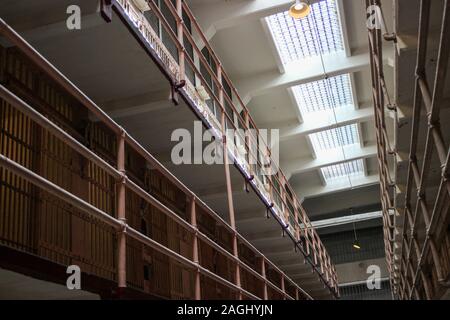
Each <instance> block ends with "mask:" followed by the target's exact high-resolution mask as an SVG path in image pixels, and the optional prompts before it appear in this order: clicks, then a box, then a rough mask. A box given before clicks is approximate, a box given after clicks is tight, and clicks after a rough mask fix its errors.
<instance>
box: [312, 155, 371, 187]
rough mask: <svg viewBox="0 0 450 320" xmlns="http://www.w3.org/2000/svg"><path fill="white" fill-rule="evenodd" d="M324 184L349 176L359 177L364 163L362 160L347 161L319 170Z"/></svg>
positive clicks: (362, 172)
mask: <svg viewBox="0 0 450 320" xmlns="http://www.w3.org/2000/svg"><path fill="white" fill-rule="evenodd" d="M321 170H322V174H323V176H324V178H325V181H326V182H330V181H332V180H337V179H343V178H348V177H350V176H359V175H363V174H364V162H363V160H362V159H359V160H355V161H348V162H344V163H340V164H336V165H332V166H328V167H325V168H321Z"/></svg>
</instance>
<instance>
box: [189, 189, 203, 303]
mask: <svg viewBox="0 0 450 320" xmlns="http://www.w3.org/2000/svg"><path fill="white" fill-rule="evenodd" d="M190 215H191V217H190V218H191V219H190V220H191V225H192V226H193V227H194V228H195V229H196V230H197V210H196V204H195V198H192V199H190ZM192 261H193V262H194V263H197V264H198V263H199V262H200V260H199V255H198V233H197V232H195V233H194V234H193V236H192ZM194 272H195V273H194V299H195V300H201V284H200V270H199V269H198V268H197V270H195V271H194Z"/></svg>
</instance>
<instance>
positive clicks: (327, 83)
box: [307, 1, 353, 188]
mask: <svg viewBox="0 0 450 320" xmlns="http://www.w3.org/2000/svg"><path fill="white" fill-rule="evenodd" d="M308 5H309V6H311V3H310V1H308ZM311 9H312V7H311ZM311 11H312V18H313V19H314V23H313V24H314V33H315V37H314V46H315V49H316V51H318V52H319V56H320V62H321V64H322V70H323V76H324V79H325V89H326V90H327V91H328V95H329V97H330V98H331V100H332V101H330V102H331V104H332V111H333V117H334V121H335V124H336V131H337V132H336V133H337V138H338V142H339V144H340V147H341V150H342V155H343V157H344V160H346V159H347V157H346V155H345V148H344V137H343V135H342V131H341V130H339V128H338V120H337V115H336V108H337V104H336V101H335V99H334V96H333V90H332V88H331V84H330V79H329V76H328V73H327V70H326V67H325V61H324V58H323V52H322V47H321V46H320V45H319V44H318V43H319V28H318V26H317V19H316V13H315V10H311ZM307 21H308V23H309V19H308V20H307ZM310 27H311V25H310ZM339 140H341V141H339ZM343 164H344V172H345V173H346V174H347V179H348V182H349V184H350V188H353V184H352V180H351V178H350V172H349V170H348V167H347V165H346V163H343Z"/></svg>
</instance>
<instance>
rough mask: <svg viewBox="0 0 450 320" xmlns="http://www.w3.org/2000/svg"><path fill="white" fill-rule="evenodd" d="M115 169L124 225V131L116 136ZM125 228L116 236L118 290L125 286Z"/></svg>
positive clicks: (118, 204) (120, 218) (118, 206)
mask: <svg viewBox="0 0 450 320" xmlns="http://www.w3.org/2000/svg"><path fill="white" fill-rule="evenodd" d="M117 169H118V170H119V172H121V174H122V179H121V180H120V181H119V183H118V184H117V219H119V220H120V221H122V223H123V224H126V211H125V205H126V204H125V193H126V192H125V180H126V171H125V131H123V130H122V131H121V133H120V134H119V135H118V136H117ZM125 231H126V228H125V226H124V228H123V230H122V231H121V232H119V234H118V239H117V241H118V245H117V250H118V252H117V283H118V287H119V288H125V287H126V286H127V272H126V258H127V257H126V232H125Z"/></svg>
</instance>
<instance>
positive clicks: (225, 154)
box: [217, 65, 242, 300]
mask: <svg viewBox="0 0 450 320" xmlns="http://www.w3.org/2000/svg"><path fill="white" fill-rule="evenodd" d="M217 78H218V79H219V84H220V87H219V101H220V105H221V106H222V107H223V106H224V97H223V87H222V66H221V65H218V66H217ZM225 117H226V116H225V111H224V110H222V118H221V122H222V134H223V160H224V166H225V180H226V184H227V198H228V215H229V220H230V226H231V228H232V229H233V255H234V256H235V257H236V259H239V247H238V239H237V230H236V218H235V215H234V203H233V189H232V187H231V176H230V163H229V159H228V147H227V143H228V141H227V134H226V121H225ZM235 284H236V286H237V287H239V289H241V272H240V266H239V262H236V269H235ZM238 299H239V300H242V290H239V293H238Z"/></svg>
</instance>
